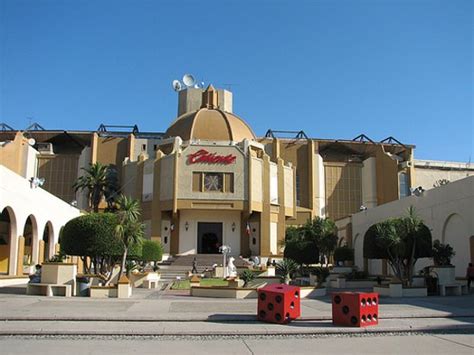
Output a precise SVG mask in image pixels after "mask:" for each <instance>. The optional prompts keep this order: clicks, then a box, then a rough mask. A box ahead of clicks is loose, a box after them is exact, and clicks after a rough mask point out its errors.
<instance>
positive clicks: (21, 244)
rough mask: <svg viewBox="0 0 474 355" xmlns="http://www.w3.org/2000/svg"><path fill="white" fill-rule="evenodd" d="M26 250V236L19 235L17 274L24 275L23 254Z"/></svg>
mask: <svg viewBox="0 0 474 355" xmlns="http://www.w3.org/2000/svg"><path fill="white" fill-rule="evenodd" d="M24 252H25V237H23V236H19V237H18V254H17V268H16V274H17V275H18V276H23V254H24Z"/></svg>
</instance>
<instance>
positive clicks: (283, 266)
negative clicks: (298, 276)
mask: <svg viewBox="0 0 474 355" xmlns="http://www.w3.org/2000/svg"><path fill="white" fill-rule="evenodd" d="M298 267H299V266H298V264H297V263H296V262H295V261H294V260H292V259H287V258H285V259H283V260H282V261H280V262H279V263H277V264H276V269H277V271H278V272H279V273H280V274H281V275H282V278H283V282H284V283H285V284H287V285H288V284H289V283H290V281H291V275H292V274H293V273H294V272H295V271H296V270H298Z"/></svg>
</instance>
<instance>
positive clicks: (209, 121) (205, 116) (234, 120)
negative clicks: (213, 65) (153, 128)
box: [165, 85, 255, 142]
mask: <svg viewBox="0 0 474 355" xmlns="http://www.w3.org/2000/svg"><path fill="white" fill-rule="evenodd" d="M202 98H203V102H202V106H201V108H200V109H199V110H197V111H194V112H189V113H185V114H184V115H181V116H180V117H178V118H177V119H176V120H175V121H174V122H173V123H172V124H171V126H170V127H169V128H168V129H167V131H166V133H165V137H177V136H179V137H181V139H183V140H184V141H186V140H191V139H200V140H210V141H235V142H240V141H242V140H244V139H255V134H254V133H253V131H252V129H251V128H250V127H249V126H248V125H247V123H245V122H244V120H242V119H241V118H240V117H238V116H236V115H234V114H233V113H230V112H225V111H222V110H219V109H218V108H217V91H216V90H215V89H214V88H213V87H212V85H210V86H209V87H208V88H207V89H206V91H204V92H203V95H202Z"/></svg>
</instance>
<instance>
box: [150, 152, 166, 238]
mask: <svg viewBox="0 0 474 355" xmlns="http://www.w3.org/2000/svg"><path fill="white" fill-rule="evenodd" d="M163 155H164V154H163V152H162V151H161V150H158V151H157V152H156V157H155V163H154V170H153V199H152V202H151V215H152V216H153V217H152V219H151V239H152V240H156V241H158V242H160V241H161V209H160V186H161V185H160V179H161V158H163Z"/></svg>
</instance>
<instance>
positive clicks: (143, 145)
mask: <svg viewBox="0 0 474 355" xmlns="http://www.w3.org/2000/svg"><path fill="white" fill-rule="evenodd" d="M145 150H146V144H142V151H143V152H144V151H145Z"/></svg>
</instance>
